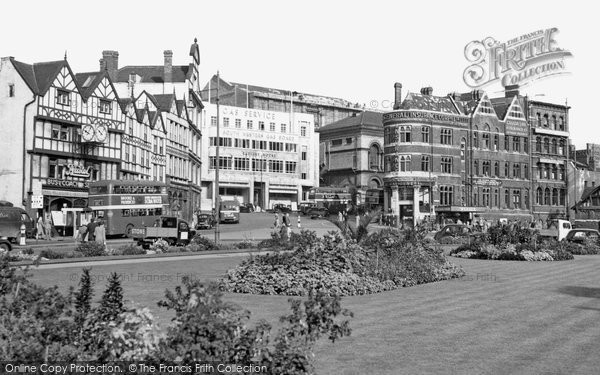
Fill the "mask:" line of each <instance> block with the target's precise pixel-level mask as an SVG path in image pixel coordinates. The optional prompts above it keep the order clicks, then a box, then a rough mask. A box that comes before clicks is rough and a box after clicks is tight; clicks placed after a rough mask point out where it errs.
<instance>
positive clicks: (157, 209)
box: [154, 208, 162, 216]
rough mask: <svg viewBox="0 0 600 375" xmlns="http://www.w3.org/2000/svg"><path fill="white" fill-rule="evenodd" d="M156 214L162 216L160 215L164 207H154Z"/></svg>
mask: <svg viewBox="0 0 600 375" xmlns="http://www.w3.org/2000/svg"><path fill="white" fill-rule="evenodd" d="M154 215H155V216H160V215H162V208H155V209H154Z"/></svg>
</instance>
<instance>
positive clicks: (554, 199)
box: [552, 188, 558, 206]
mask: <svg viewBox="0 0 600 375" xmlns="http://www.w3.org/2000/svg"><path fill="white" fill-rule="evenodd" d="M552 205H553V206H558V189H556V188H554V189H552Z"/></svg>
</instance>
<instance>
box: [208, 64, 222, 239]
mask: <svg viewBox="0 0 600 375" xmlns="http://www.w3.org/2000/svg"><path fill="white" fill-rule="evenodd" d="M219 80H220V79H219V71H217V98H216V102H217V140H216V141H217V142H216V146H217V149H216V156H215V216H216V217H215V243H216V244H218V243H219V222H220V221H221V212H220V211H221V210H220V206H221V202H220V194H219V164H220V162H221V161H220V159H219V143H220V142H221V140H220V134H219V130H220V126H219V122H220V121H219V120H220V118H219V116H220V107H219V84H220V82H219ZM209 95H210V94H209Z"/></svg>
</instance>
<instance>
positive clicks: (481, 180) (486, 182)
mask: <svg viewBox="0 0 600 375" xmlns="http://www.w3.org/2000/svg"><path fill="white" fill-rule="evenodd" d="M473 183H474V184H475V185H480V186H500V185H502V181H498V180H490V179H487V178H479V179H476V180H475V181H474V182H473Z"/></svg>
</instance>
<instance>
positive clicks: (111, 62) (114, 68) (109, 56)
mask: <svg viewBox="0 0 600 375" xmlns="http://www.w3.org/2000/svg"><path fill="white" fill-rule="evenodd" d="M102 61H103V64H102V65H103V68H104V67H105V68H106V70H107V71H108V76H109V77H110V79H111V80H112V81H113V82H116V81H117V72H118V71H119V52H117V51H102Z"/></svg>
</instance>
